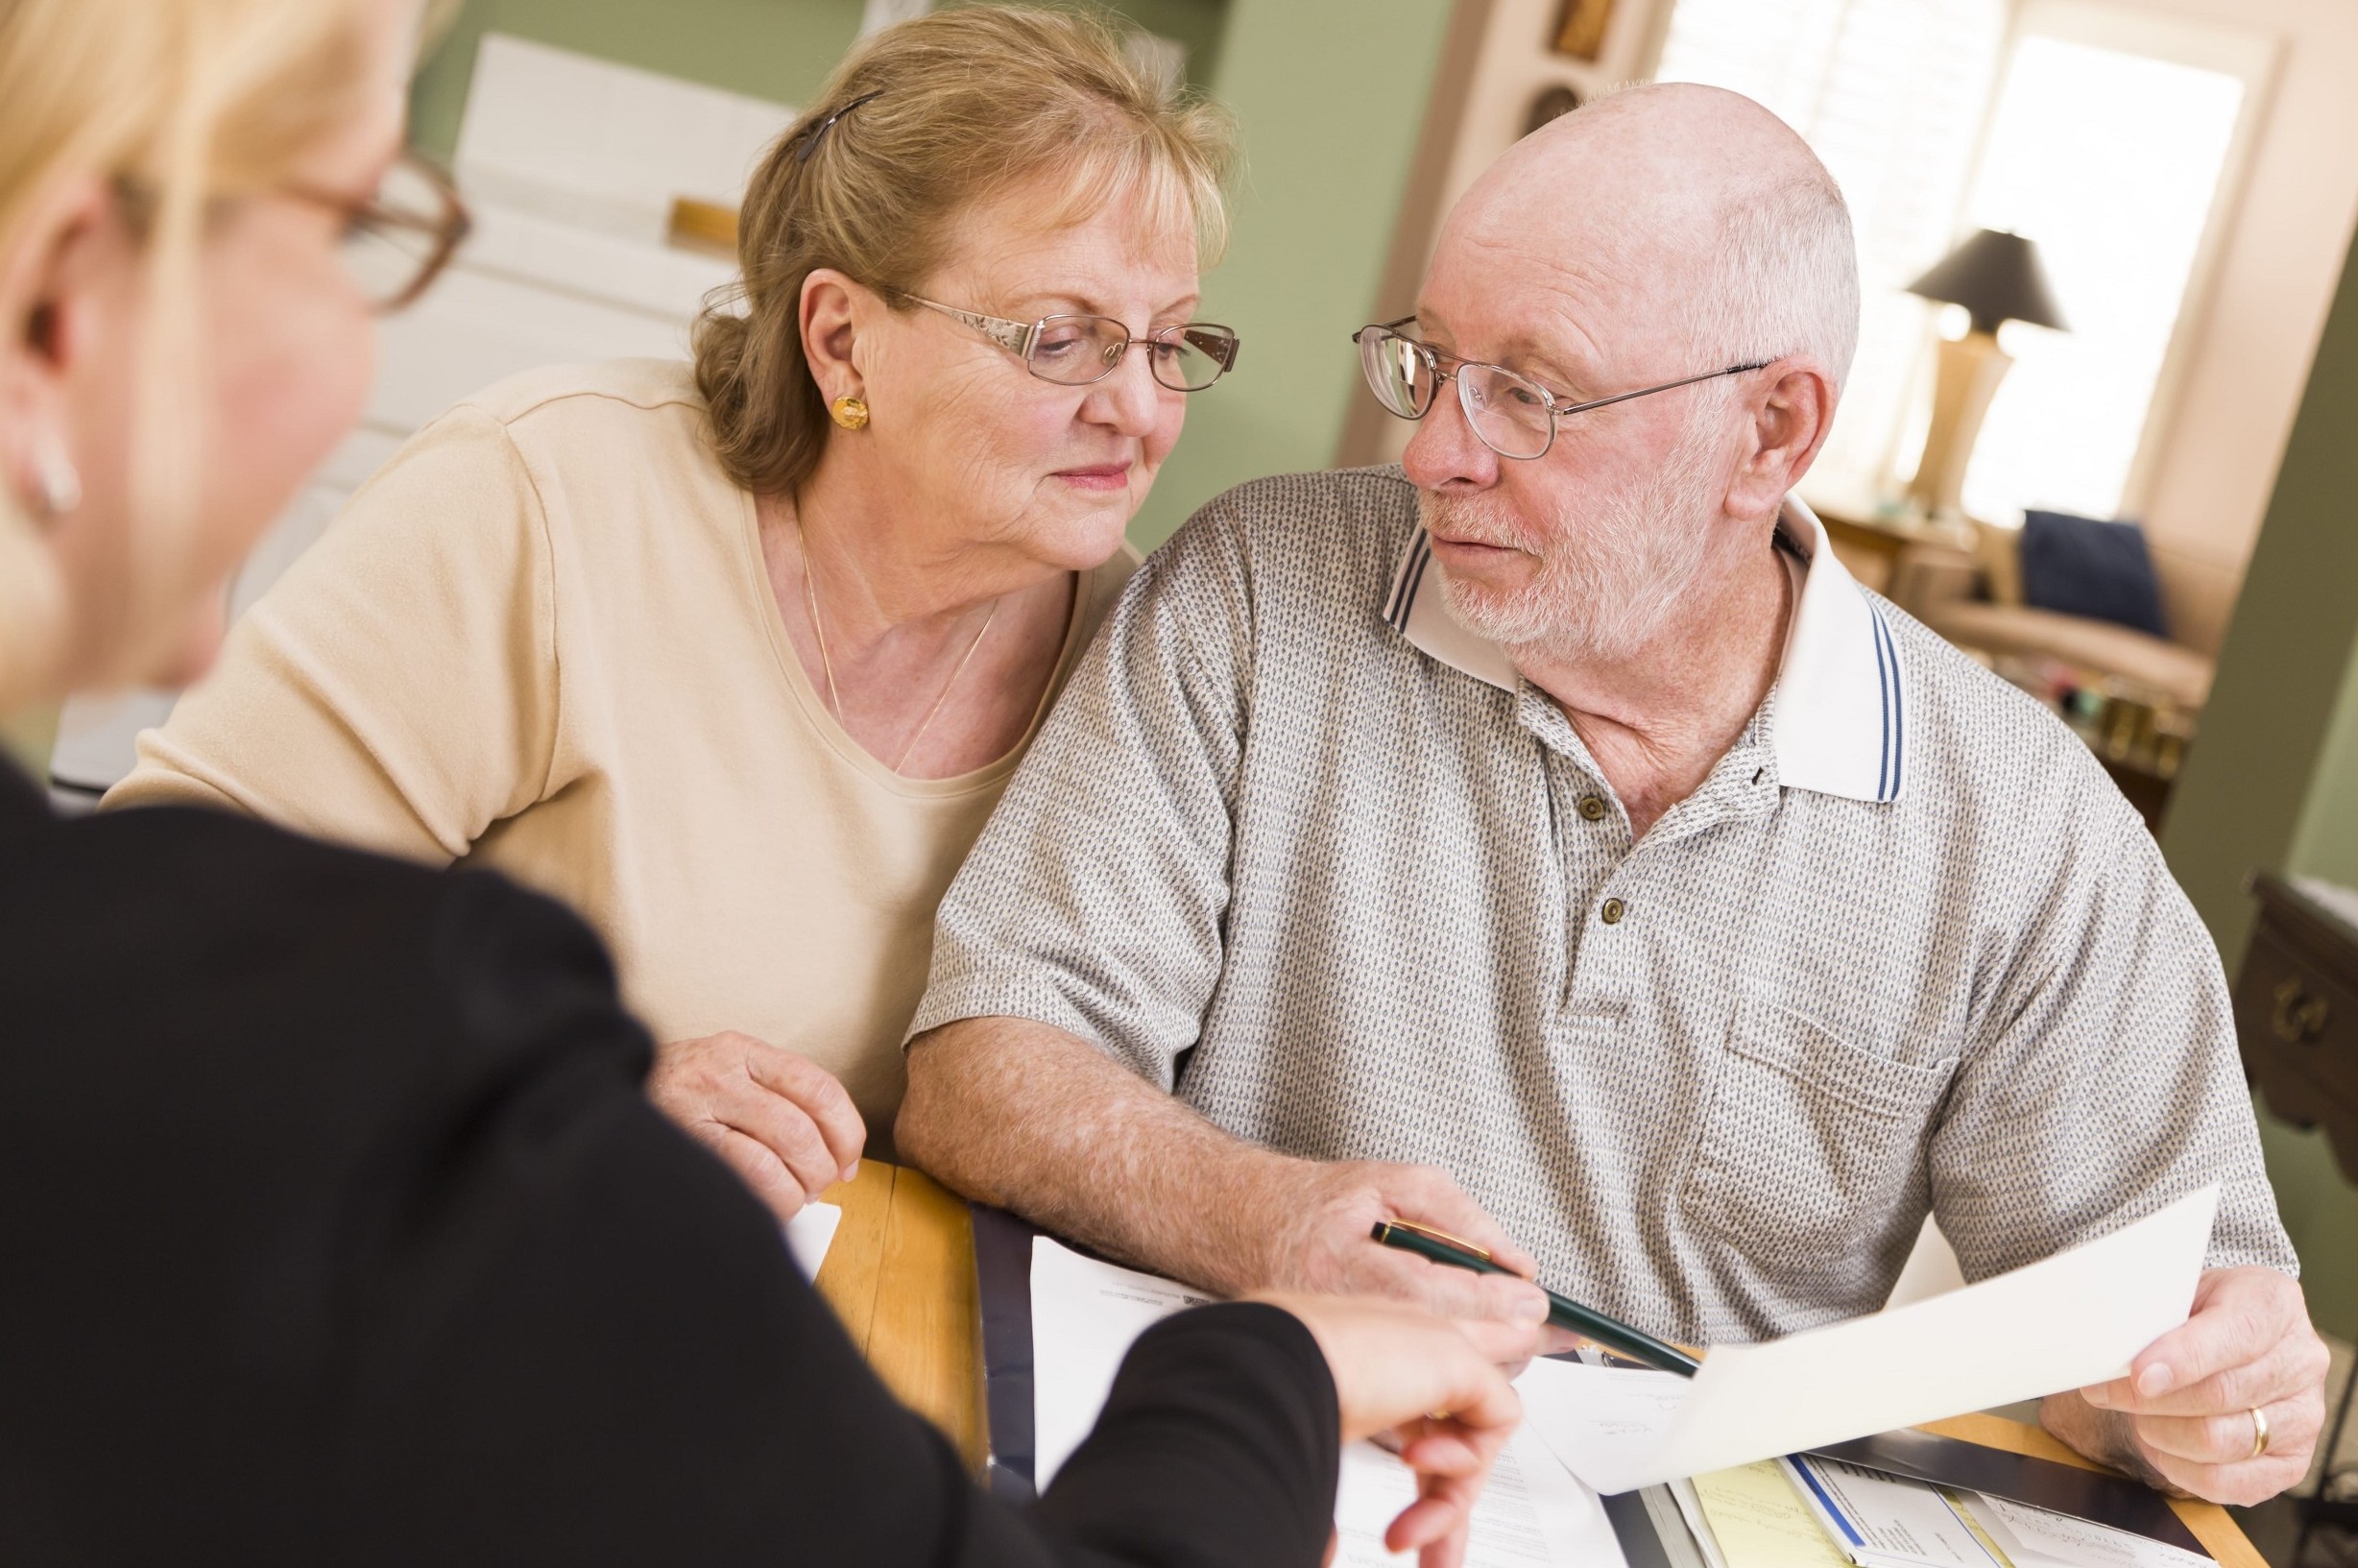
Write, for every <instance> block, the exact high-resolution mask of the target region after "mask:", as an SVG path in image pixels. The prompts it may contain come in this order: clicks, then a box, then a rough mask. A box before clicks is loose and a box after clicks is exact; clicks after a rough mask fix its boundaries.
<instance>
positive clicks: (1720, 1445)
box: [1522, 1186, 2219, 1492]
mask: <svg viewBox="0 0 2358 1568" xmlns="http://www.w3.org/2000/svg"><path fill="white" fill-rule="evenodd" d="M2218 1202H2219V1189H2218V1188H2217V1187H2215V1186H2214V1187H2206V1188H2204V1189H2203V1190H2202V1191H2201V1192H2199V1193H2195V1194H2189V1195H2188V1196H2186V1197H2184V1198H2181V1199H2179V1200H2178V1202H2176V1203H2173V1204H2171V1205H2170V1206H2169V1207H2168V1208H2166V1209H2163V1210H2162V1211H2160V1212H2159V1213H2158V1214H2153V1215H2149V1216H2147V1217H2146V1218H2143V1219H2140V1220H2138V1221H2137V1222H2136V1223H2134V1224H2131V1225H2128V1226H2125V1227H2123V1228H2122V1229H2120V1230H2117V1231H2114V1232H2113V1233H2112V1234H2111V1235H2109V1236H2106V1237H2103V1238H2101V1239H2100V1240H2097V1241H2094V1242H2088V1243H2087V1244H2086V1245H2084V1246H2081V1247H2075V1248H2073V1249H2072V1250H2071V1251H2069V1252H2062V1253H2057V1255H2056V1256H2054V1257H2052V1258H2048V1259H2045V1260H2043V1261H2041V1262H2039V1263H2034V1264H2032V1265H2030V1266H2027V1267H2023V1268H2017V1269H2015V1270H2014V1271H2013V1272H2012V1273H2010V1274H2001V1275H1999V1276H1997V1277H1996V1278H1994V1279H1986V1280H1984V1281H1982V1282H1981V1283H1980V1284H1978V1285H1969V1286H1966V1287H1965V1288H1964V1289H1962V1290H1960V1291H1950V1292H1949V1293H1948V1294H1946V1295H1940V1296H1935V1297H1933V1298H1932V1299H1930V1300H1928V1301H1919V1302H1916V1303H1915V1304H1914V1305H1913V1306H1907V1307H1897V1308H1893V1309H1892V1310H1890V1311H1889V1312H1882V1313H1877V1314H1874V1315H1871V1316H1866V1317H1858V1318H1853V1319H1851V1320H1850V1321H1849V1322H1847V1323H1836V1324H1834V1325H1832V1326H1830V1327H1827V1328H1822V1329H1812V1330H1810V1331H1808V1332H1807V1333H1803V1334H1795V1335H1792V1336H1789V1337H1788V1338H1786V1339H1773V1340H1770V1341H1769V1342H1767V1343H1765V1344H1753V1345H1722V1346H1720V1347H1718V1348H1717V1349H1714V1350H1713V1351H1712V1352H1711V1354H1710V1355H1708V1356H1706V1357H1705V1358H1704V1359H1703V1369H1702V1370H1701V1371H1700V1372H1698V1373H1696V1376H1695V1378H1694V1379H1693V1380H1692V1381H1691V1382H1689V1383H1688V1384H1687V1387H1686V1388H1685V1391H1684V1392H1683V1394H1681V1395H1680V1396H1679V1397H1678V1399H1677V1401H1676V1404H1675V1406H1674V1408H1672V1409H1671V1410H1670V1411H1667V1412H1664V1411H1661V1410H1660V1409H1659V1408H1658V1407H1656V1408H1654V1409H1653V1413H1652V1415H1651V1417H1650V1418H1649V1419H1650V1420H1651V1421H1652V1422H1654V1423H1656V1424H1652V1425H1650V1426H1649V1425H1648V1418H1642V1417H1645V1412H1646V1409H1647V1406H1646V1402H1645V1401H1644V1400H1642V1399H1638V1398H1636V1397H1635V1396H1631V1397H1629V1398H1624V1399H1622V1400H1621V1401H1620V1402H1619V1403H1616V1404H1613V1405H1610V1406H1594V1407H1593V1406H1592V1405H1590V1404H1589V1403H1586V1402H1584V1400H1585V1396H1584V1395H1583V1393H1582V1391H1581V1387H1580V1382H1581V1380H1579V1379H1577V1378H1576V1377H1575V1376H1573V1374H1578V1373H1583V1372H1585V1373H1588V1374H1590V1375H1591V1376H1592V1377H1595V1376H1613V1377H1621V1378H1627V1377H1630V1376H1632V1375H1634V1374H1630V1373H1625V1372H1608V1371H1607V1370H1606V1369H1604V1368H1600V1367H1581V1366H1576V1365H1570V1364H1567V1363H1559V1362H1541V1363H1534V1365H1533V1368H1532V1370H1533V1372H1540V1371H1541V1369H1542V1368H1551V1369H1552V1370H1551V1371H1547V1372H1543V1373H1542V1374H1541V1376H1540V1377H1539V1378H1537V1379H1536V1380H1535V1379H1534V1378H1533V1377H1532V1376H1531V1375H1530V1374H1528V1373H1527V1374H1526V1375H1525V1378H1524V1381H1523V1385H1522V1387H1523V1392H1524V1406H1525V1409H1526V1411H1528V1417H1529V1419H1530V1420H1531V1421H1532V1422H1533V1424H1535V1425H1536V1426H1538V1428H1539V1430H1540V1432H1541V1434H1542V1435H1544V1436H1545V1437H1546V1438H1547V1440H1548V1445H1549V1446H1550V1447H1551V1448H1552V1449H1553V1450H1554V1451H1555V1453H1556V1455H1557V1457H1558V1458H1560V1459H1563V1460H1564V1462H1565V1463H1566V1464H1568V1465H1570V1466H1571V1467H1572V1469H1573V1472H1574V1473H1575V1474H1576V1475H1577V1476H1579V1478H1580V1479H1581V1480H1583V1481H1585V1482H1587V1483H1588V1484H1590V1485H1591V1486H1593V1487H1595V1488H1596V1489H1597V1490H1598V1491H1600V1492H1623V1491H1628V1490H1630V1489H1631V1488H1633V1487H1637V1486H1649V1485H1653V1484H1658V1483H1661V1482H1665V1481H1671V1480H1673V1479H1675V1478H1677V1477H1681V1476H1693V1475H1700V1474H1702V1473H1703V1472H1705V1471H1709V1470H1724V1469H1727V1468H1729V1467H1731V1466H1734V1465H1739V1464H1749V1463H1751V1462H1753V1461H1754V1460H1757V1459H1774V1458H1777V1457H1779V1456H1781V1455H1785V1454H1794V1453H1799V1452H1801V1451H1802V1450H1804V1449H1810V1448H1817V1447H1819V1446H1821V1445H1823V1444H1826V1443H1838V1442H1844V1441H1847V1440H1848V1439H1850V1438H1852V1437H1864V1436H1866V1435H1869V1434H1872V1433H1877V1432H1889V1431H1891V1430H1893V1429H1894V1428H1897V1427H1908V1426H1914V1425H1916V1424H1917V1423H1919V1422H1923V1421H1937V1420H1940V1419H1942V1418H1944V1417H1946V1416H1951V1415H1961V1414H1962V1413H1964V1412H1965V1411H1979V1410H1986V1409H1988V1408H1989V1407H1991V1406H1993V1405H2006V1404H2010V1403H2012V1402H2013V1401H2015V1400H2019V1399H2034V1398H2037V1397H2039V1396H2041V1395H2044V1394H2051V1393H2056V1392H2058V1391H2060V1390H2062V1389H2065V1388H2078V1387H2086V1386H2087V1385H2089V1384H2093V1383H2102V1382H2105V1381H2106V1380H2107V1379H2110V1378H2115V1377H2119V1376H2120V1375H2122V1373H2124V1372H2125V1371H2126V1370H2127V1369H2128V1366H2129V1359H2130V1358H2131V1357H2133V1356H2135V1355H2136V1353H2137V1352H2138V1351H2140V1350H2143V1349H2144V1348H2145V1347H2146V1346H2147V1345H2149V1344H2151V1343H2153V1340H2155V1339H2159V1338H2161V1336H2162V1335H2164V1334H2166V1333H2168V1332H2169V1331H2170V1330H2171V1329H2174V1328H2176V1327H2178V1324H2180V1323H2182V1322H2184V1321H2185V1320H2186V1314H2187V1311H2188V1309H2189V1308H2190V1307H2192V1305H2193V1303H2194V1291H2195V1284H2196V1281H2197V1280H2198V1278H2199V1277H2200V1276H2201V1274H2202V1257H2203V1253H2204V1251H2205V1250H2206V1249H2207V1247H2208V1245H2209V1242H2210V1231H2211V1217H2212V1215H2213V1213H2214V1212H2215V1210H2216V1209H2217V1207H2218ZM1633 1422H1634V1423H1635V1424H1634V1425H1632V1424H1631V1423H1633ZM1608 1423H1618V1425H1615V1426H1614V1427H1613V1430H1611V1431H1605V1430H1603V1428H1604V1426H1605V1425H1606V1424H1608Z"/></svg>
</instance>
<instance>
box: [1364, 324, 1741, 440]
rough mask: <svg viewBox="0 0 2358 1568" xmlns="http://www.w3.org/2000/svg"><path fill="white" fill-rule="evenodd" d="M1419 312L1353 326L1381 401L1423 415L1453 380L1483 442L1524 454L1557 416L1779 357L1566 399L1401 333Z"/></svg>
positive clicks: (1389, 408) (1402, 413) (1548, 434)
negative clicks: (1603, 395)
mask: <svg viewBox="0 0 2358 1568" xmlns="http://www.w3.org/2000/svg"><path fill="white" fill-rule="evenodd" d="M1414 320H1416V318H1415V317H1414V316H1403V317H1402V318H1401V319H1400V320H1398V321H1396V322H1386V323H1384V325H1383V326H1362V327H1360V328H1359V330H1358V331H1356V332H1354V333H1352V334H1351V341H1352V342H1354V343H1356V344H1358V345H1359V368H1360V369H1361V370H1362V371H1364V372H1365V373H1366V374H1367V384H1368V386H1369V387H1370V388H1372V389H1373V390H1374V392H1375V395H1376V401H1378V402H1380V403H1382V404H1383V405H1384V411H1385V412H1386V413H1389V414H1396V415H1398V416H1399V417H1400V418H1402V419H1404V420H1421V419H1423V418H1424V417H1425V416H1426V415H1427V414H1429V413H1431V412H1432V404H1433V399H1434V398H1437V397H1438V396H1440V392H1441V383H1442V382H1444V381H1455V382H1456V383H1457V402H1458V406H1460V407H1461V408H1463V409H1464V410H1465V421H1466V424H1467V425H1468V426H1469V427H1470V428H1471V429H1472V430H1473V432H1474V434H1475V435H1476V436H1478V437H1480V439H1481V444H1482V445H1483V446H1487V447H1489V448H1490V449H1491V450H1492V451H1494V452H1496V453H1498V454H1499V455H1500V456H1501V457H1512V458H1518V459H1524V460H1528V459H1530V458H1535V457H1545V456H1546V455H1547V454H1548V448H1549V447H1551V446H1554V445H1555V422H1556V421H1557V420H1559V419H1562V418H1563V417H1564V416H1565V415H1567V414H1585V413H1587V412H1588V411H1589V410H1590V409H1592V408H1603V407H1605V406H1607V405H1608V404H1611V403H1625V402H1627V401H1628V400H1629V399H1630V398H1650V397H1652V396H1653V395H1654V394H1655V393H1657V392H1669V391H1671V390H1672V389H1673V388H1676V387H1691V386H1693V385H1695V384H1696V382H1697V381H1716V380H1718V379H1719V378H1720V376H1722V375H1742V374H1744V372H1746V371H1757V370H1761V369H1764V368H1765V367H1767V366H1769V365H1770V364H1772V363H1774V361H1772V360H1766V359H1764V360H1762V361H1760V362H1759V363H1758V364H1752V365H1730V366H1728V367H1727V369H1725V370H1720V371H1705V372H1704V373H1703V374H1700V375H1690V376H1687V377H1685V378H1684V379H1682V380H1677V381H1665V382H1663V383H1662V384H1661V385H1660V386H1658V387H1643V388H1640V389H1639V390H1638V391H1636V392H1622V393H1616V394H1614V395H1613V396H1612V397H1610V398H1591V399H1589V400H1588V401H1587V402H1584V403H1576V402H1566V401H1563V400H1562V399H1559V398H1557V397H1556V395H1555V394H1554V393H1552V392H1550V391H1549V390H1548V389H1547V388H1546V387H1543V386H1541V385H1540V384H1539V383H1538V382H1536V381H1534V380H1532V379H1531V378H1530V377H1529V376H1528V375H1519V374H1516V373H1515V372H1513V371H1510V370H1508V369H1507V368H1506V367H1505V366H1504V365H1486V364H1483V363H1481V362H1480V361H1479V360H1471V359H1460V358H1458V357H1457V356H1456V354H1452V353H1445V352H1443V351H1442V350H1439V349H1436V348H1434V347H1433V346H1432V344H1430V343H1419V342H1418V341H1417V340H1416V339H1414V338H1412V337H1408V336H1407V335H1405V334H1404V333H1402V331H1401V330H1400V328H1402V327H1404V326H1408V324H1409V323H1410V322H1412V321H1414Z"/></svg>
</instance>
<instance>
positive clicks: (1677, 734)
mask: <svg viewBox="0 0 2358 1568" xmlns="http://www.w3.org/2000/svg"><path fill="white" fill-rule="evenodd" d="M1797 596H1798V595H1797V594H1796V592H1795V591H1794V584H1793V577H1792V574H1791V573H1790V572H1789V571H1788V570H1787V568H1786V567H1785V564H1784V562H1783V561H1782V560H1781V559H1780V558H1779V556H1778V553H1777V549H1776V544H1775V536H1774V531H1773V528H1772V527H1771V528H1764V529H1762V530H1761V531H1760V532H1759V533H1758V534H1757V535H1751V536H1749V537H1746V538H1744V539H1742V540H1738V539H1735V538H1731V540H1730V542H1729V543H1728V544H1727V545H1726V547H1724V548H1720V549H1715V550H1714V551H1713V552H1712V554H1711V555H1710V556H1708V557H1707V558H1706V560H1705V564H1704V567H1703V568H1702V570H1701V571H1700V572H1698V573H1697V575H1696V581H1695V584H1694V586H1693V588H1692V589H1691V591H1688V592H1687V593H1685V594H1683V595H1681V596H1680V598H1679V599H1678V600H1677V602H1676V603H1675V605H1674V606H1673V608H1672V610H1671V612H1670V614H1669V615H1666V616H1665V617H1664V618H1663V620H1662V622H1661V623H1660V624H1659V625H1658V626H1656V627H1654V628H1653V629H1652V630H1651V631H1650V632H1649V633H1648V635H1647V636H1646V637H1645V638H1643V639H1641V640H1640V641H1639V642H1638V643H1636V644H1635V645H1634V646H1632V647H1630V648H1628V649H1625V650H1620V651H1617V652H1611V653H1599V652H1596V651H1593V650H1569V649H1567V650H1555V649H1551V648H1550V647H1549V646H1547V645H1546V644H1522V645H1518V646H1514V647H1510V648H1508V649H1507V650H1506V652H1507V657H1508V659H1509V660H1510V661H1512V663H1514V666H1515V668H1516V670H1517V672H1518V673H1520V674H1521V675H1522V676H1523V678H1524V679H1526V680H1528V681H1529V682H1530V683H1531V684H1532V685H1533V686H1535V687H1537V688H1539V689H1540V690H1541V691H1543V692H1545V693H1546V694H1547V696H1548V698H1549V699H1550V700H1551V701H1552V702H1553V703H1554V704H1555V706H1556V707H1557V708H1558V709H1559V710H1561V711H1562V712H1563V714H1564V717H1565V718H1566V719H1567V720H1569V721H1570V722H1571V724H1572V727H1573V729H1574V730H1575V731H1576V732H1577V733H1578V735H1579V736H1580V739H1581V742H1582V743H1583V744H1584V745H1586V746H1587V747H1588V748H1589V751H1590V753H1591V755H1593V756H1594V757H1595V758H1596V759H1597V763H1598V765H1599V766H1600V768H1602V769H1603V770H1604V774H1605V778H1606V780H1607V781H1608V782H1609V783H1610V784H1612V785H1613V788H1614V792H1615V793H1616V794H1618V795H1620V796H1621V797H1622V800H1623V804H1624V807H1625V808H1627V809H1628V811H1629V813H1630V818H1631V822H1632V825H1633V826H1635V827H1637V830H1638V831H1639V832H1644V827H1645V826H1647V825H1650V824H1651V823H1652V822H1653V821H1654V820H1656V819H1657V818H1659V817H1660V816H1661V814H1662V813H1663V812H1664V811H1666V810H1668V809H1669V808H1670V807H1672V806H1673V805H1675V804H1677V802H1678V801H1680V800H1682V799H1684V798H1685V797H1686V796H1687V795H1688V794H1690V793H1692V792H1693V791H1694V790H1695V789H1696V787H1698V786H1699V785H1700V784H1702V782H1703V780H1704V779H1705V778H1707V777H1708V776H1709V775H1710V772H1711V769H1712V767H1713V765H1714V764H1715V763H1717V762H1718V761H1719V760H1720V758H1721V757H1722V756H1724V755H1726V753H1727V750H1728V748H1729V747H1731V746H1733V745H1734V744H1735V743H1736V741H1737V739H1738V737H1739V736H1742V735H1743V733H1744V726H1745V725H1746V724H1748V723H1749V722H1751V719H1752V716H1753V714H1755V713H1756V712H1759V711H1760V706H1761V704H1762V703H1763V702H1764V701H1765V700H1767V698H1768V695H1769V688H1770V687H1772V686H1774V685H1775V684H1776V678H1777V670H1778V667H1779V665H1780V664H1781V663H1782V662H1783V658H1784V652H1785V638H1786V630H1787V627H1788V626H1789V625H1790V624H1791V621H1792V617H1793V612H1794V609H1795V608H1796V607H1795V604H1794V602H1793V601H1794V600H1795V599H1796V598H1797Z"/></svg>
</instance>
